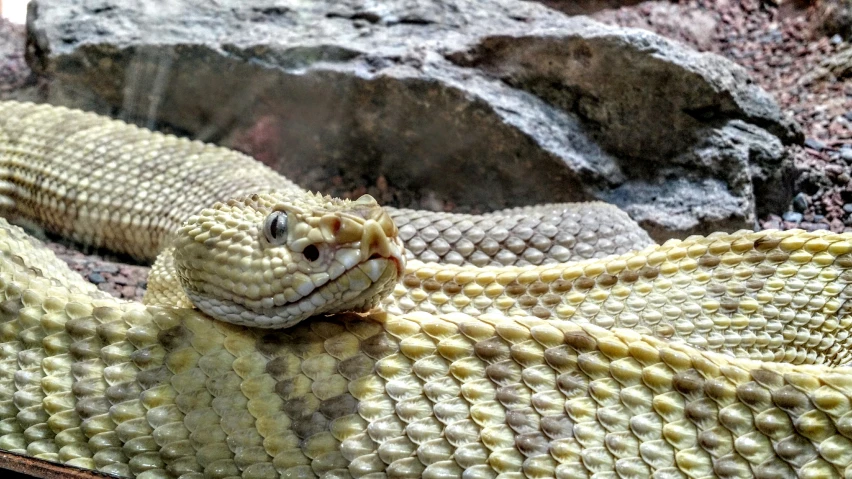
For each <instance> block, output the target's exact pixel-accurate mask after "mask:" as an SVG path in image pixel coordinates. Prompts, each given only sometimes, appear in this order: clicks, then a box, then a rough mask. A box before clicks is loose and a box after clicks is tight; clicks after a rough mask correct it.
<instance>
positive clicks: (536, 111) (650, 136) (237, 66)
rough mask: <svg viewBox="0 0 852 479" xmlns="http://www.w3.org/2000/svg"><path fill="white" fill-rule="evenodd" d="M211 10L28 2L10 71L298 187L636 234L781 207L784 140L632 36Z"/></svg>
mask: <svg viewBox="0 0 852 479" xmlns="http://www.w3.org/2000/svg"><path fill="white" fill-rule="evenodd" d="M213 5H214V4H213V3H212V2H206V1H200V0H183V1H171V2H147V1H142V0H136V1H119V0H94V1H93V0H64V1H46V0H36V1H34V2H32V3H31V7H30V8H31V10H30V16H29V21H28V37H29V38H28V43H29V52H30V56H29V61H30V64H31V65H32V66H33V68H34V69H35V70H36V71H37V72H39V73H41V74H43V75H47V76H49V77H50V78H51V79H52V80H51V84H50V90H49V91H50V100H51V101H52V102H55V103H64V104H68V105H71V106H76V107H82V108H86V109H91V110H96V111H100V112H106V113H111V114H114V115H116V116H120V117H123V118H125V119H128V120H130V121H136V122H138V123H140V124H144V125H146V126H149V127H155V128H156V127H166V128H168V129H171V130H172V131H179V132H183V133H185V134H188V135H191V136H194V137H197V138H200V139H203V140H208V141H216V142H219V143H222V144H225V145H228V146H234V147H238V148H241V149H243V150H248V151H249V152H251V153H254V154H255V155H256V156H258V157H259V158H261V159H262V160H264V161H266V162H268V163H270V164H273V165H274V166H276V167H277V168H279V169H280V170H281V171H283V172H285V173H287V174H288V175H290V176H291V177H293V178H294V179H295V180H296V181H297V182H300V183H302V184H304V185H306V186H319V185H321V184H322V180H323V179H324V178H327V177H329V176H333V175H335V174H343V175H344V176H352V177H363V178H371V179H372V178H378V177H380V176H383V177H384V178H385V179H386V180H387V181H388V182H389V183H390V184H392V185H394V186H396V187H399V188H408V189H416V190H418V191H423V192H429V193H430V194H434V195H437V196H438V197H441V198H444V199H446V200H447V201H450V202H452V203H455V204H457V205H469V206H472V207H474V208H476V209H494V208H500V207H506V206H517V205H523V204H530V203H536V202H547V201H585V200H592V199H603V200H607V201H611V202H615V203H617V204H618V205H620V206H621V207H623V208H625V209H626V210H627V211H628V212H629V213H630V214H631V215H633V216H634V218H636V219H637V220H639V221H640V222H641V223H642V224H643V225H644V226H646V227H647V228H648V229H649V230H650V231H651V232H652V233H653V235H654V237H655V239H657V240H662V239H665V238H669V237H673V236H683V235H686V234H691V233H707V232H710V231H713V230H717V229H727V230H733V229H738V228H751V227H753V226H754V225H755V220H756V215H757V214H759V213H763V212H765V211H780V210H782V209H783V208H784V207H785V206H786V204H787V203H788V202H789V199H790V195H791V176H792V171H793V170H792V162H791V159H790V157H789V156H788V154H787V153H786V149H785V148H784V147H783V144H787V143H792V142H799V141H801V133H800V132H799V131H798V130H797V129H796V127H795V126H794V125H793V124H792V123H790V122H789V121H787V120H786V119H785V118H784V117H783V116H782V114H781V112H780V111H779V109H778V107H777V105H776V104H775V102H774V101H773V100H772V98H770V97H769V95H768V94H767V93H766V92H765V91H763V90H761V89H760V88H759V87H757V86H756V85H754V84H753V83H752V82H751V81H750V79H749V78H748V76H747V75H746V73H745V71H744V70H743V69H742V68H740V67H739V66H737V65H735V64H733V63H731V62H729V61H727V60H725V59H723V58H721V57H718V56H714V55H710V54H700V53H697V52H694V51H692V50H689V49H687V48H686V47H683V46H680V45H678V44H676V43H674V42H671V41H668V40H665V39H663V38H661V37H659V36H657V35H654V34H651V33H649V32H645V31H642V30H632V29H617V28H611V27H607V26H604V25H602V24H600V23H597V22H594V21H592V20H590V19H587V18H583V17H567V16H565V15H563V14H562V13H559V12H556V11H553V10H549V9H547V8H546V7H544V6H542V5H539V4H535V3H527V2H520V1H517V0H471V1H465V0H385V1H382V2H374V1H366V0H360V1H358V0H314V1H311V2H305V1H300V0H285V1H276V2H271V1H263V0H251V1H246V0H220V1H218V2H215V5H216V7H215V8H213ZM340 172H342V173H340ZM402 206H408V205H405V204H403V205H402Z"/></svg>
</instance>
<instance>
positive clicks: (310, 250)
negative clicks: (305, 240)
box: [302, 244, 319, 261]
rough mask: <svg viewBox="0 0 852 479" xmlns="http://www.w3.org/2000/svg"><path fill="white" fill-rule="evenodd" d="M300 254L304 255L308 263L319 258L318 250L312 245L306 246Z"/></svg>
mask: <svg viewBox="0 0 852 479" xmlns="http://www.w3.org/2000/svg"><path fill="white" fill-rule="evenodd" d="M302 254H303V255H305V258H307V260H308V261H316V260H317V258H319V250H318V249H317V247H316V246H314V245H312V244H311V245H308V246H306V247H305V250H304V251H302Z"/></svg>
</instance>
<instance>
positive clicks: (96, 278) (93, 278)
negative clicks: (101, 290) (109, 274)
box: [88, 273, 106, 284]
mask: <svg viewBox="0 0 852 479" xmlns="http://www.w3.org/2000/svg"><path fill="white" fill-rule="evenodd" d="M88 278H89V282H90V283H92V284H101V283H103V282H104V281H106V279H104V276H103V275H102V274H100V273H89V276H88Z"/></svg>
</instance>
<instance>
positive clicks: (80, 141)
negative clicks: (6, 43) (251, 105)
mask: <svg viewBox="0 0 852 479" xmlns="http://www.w3.org/2000/svg"><path fill="white" fill-rule="evenodd" d="M51 158H55V160H54V161H53V162H51V161H50V160H51ZM217 158H218V159H222V161H223V162H224V163H222V164H219V163H217V162H216V161H213V160H215V159H217ZM56 160H58V161H56ZM205 161H212V162H211V163H204V162H205ZM232 161H236V162H238V163H228V162H232ZM239 162H243V163H239ZM229 164H230V165H231V166H230V167H229V166H228V165H229ZM234 164H240V165H245V169H243V168H239V169H237V168H235V167H234V166H233V165H234ZM140 165H147V166H140ZM0 172H2V173H0V178H2V181H3V183H2V184H1V185H0V194H2V197H3V207H4V208H5V211H6V214H8V215H14V216H24V217H28V218H31V219H35V220H38V221H39V222H41V223H42V224H44V225H46V226H47V227H48V228H49V229H52V230H53V231H55V232H57V233H59V234H63V235H67V236H69V237H71V238H74V239H77V240H79V241H84V242H87V243H90V244H94V245H97V246H109V247H112V248H125V249H124V252H126V253H129V254H132V255H134V256H137V257H139V258H149V259H150V258H152V257H153V256H155V255H156V254H157V252H158V251H160V250H162V251H163V254H161V255H160V256H159V259H158V261H157V263H156V264H155V267H154V268H153V269H152V275H153V281H152V286H153V288H152V291H153V292H152V293H150V294H149V296H148V297H146V303H147V304H146V305H142V304H138V303H135V302H123V301H119V300H117V299H115V298H112V297H110V296H108V295H106V294H104V293H101V292H100V291H98V290H97V289H96V288H95V287H94V286H92V285H90V284H88V283H86V282H85V281H83V280H82V278H80V277H79V276H78V275H76V274H74V273H72V272H71V271H70V270H69V269H68V268H67V266H65V265H64V264H63V263H61V262H60V261H58V260H57V259H56V258H55V257H54V256H53V255H52V254H51V253H50V252H48V251H47V250H46V249H44V247H43V246H41V245H40V244H39V243H38V242H36V241H35V240H33V239H31V238H29V237H28V236H26V235H25V234H24V233H23V232H22V231H21V230H20V229H18V228H16V227H12V226H9V225H8V224H7V223H6V222H5V221H2V222H0V340H2V346H0V448H2V449H6V450H10V451H13V452H16V453H20V454H25V455H28V456H32V457H36V458H40V459H46V460H50V461H58V462H62V463H65V464H68V465H72V466H79V467H84V468H89V469H97V470H100V471H104V472H109V473H113V474H118V475H121V476H134V475H136V476H139V477H168V476H183V477H203V476H213V477H236V476H242V477H278V476H279V475H280V476H282V477H314V476H321V477H367V478H371V479H372V478H379V477H427V478H428V477H465V478H480V477H496V476H498V475H499V476H500V477H525V476H526V477H550V478H554V477H558V478H563V477H601V478H602V477H649V476H652V475H653V476H654V477H710V476H721V477H749V476H754V477H769V476H772V477H795V476H799V477H841V476H843V475H848V474H850V473H852V468H850V467H849V466H850V464H852V441H850V438H852V371H850V370H848V369H845V368H838V367H836V366H838V365H842V364H845V363H846V362H848V361H849V353H850V341H852V339H850V338H849V334H848V331H849V328H850V323H852V318H850V315H849V307H850V306H848V305H847V299H848V298H849V296H850V295H852V289H849V288H847V285H848V284H849V283H850V280H852V272H851V271H850V268H852V236H850V235H837V234H830V233H825V232H818V233H806V232H802V231H787V232H776V231H765V232H757V233H755V232H749V231H742V232H737V233H733V234H724V233H718V234H713V235H710V236H708V237H697V236H696V237H690V238H687V239H686V240H683V241H675V240H672V241H669V242H667V243H665V244H664V245H659V246H657V245H646V244H643V243H642V242H643V241H646V242H647V237H646V236H643V235H642V233H641V232H639V231H637V228H636V227H635V225H633V224H632V223H630V222H629V221H628V220H626V217H625V216H623V214H620V213H617V212H616V210H613V209H607V208H608V207H606V206H603V205H599V204H592V205H587V206H576V207H568V206H553V205H551V206H547V207H542V208H540V209H533V210H531V211H532V213H533V216H534V217H537V218H539V219H538V220H524V219H522V218H521V217H520V215H515V216H516V217H517V219H511V220H504V216H500V215H497V216H494V215H491V216H489V215H485V216H481V217H461V216H452V215H444V214H434V215H435V216H432V217H429V215H430V214H429V213H418V212H409V211H407V210H402V211H399V210H385V209H382V208H380V207H378V205H375V203H374V201H372V200H371V199H370V198H363V199H360V200H358V201H352V202H347V201H340V200H331V199H327V198H324V197H320V196H316V195H307V194H305V193H304V192H301V191H300V190H298V189H297V188H296V187H295V186H294V185H292V183H289V182H287V181H286V180H284V179H283V178H281V177H280V176H278V175H276V174H274V173H272V172H271V171H270V170H268V169H266V168H265V167H262V166H260V165H257V164H255V163H253V162H251V161H250V160H248V159H247V158H246V157H244V156H241V155H239V154H237V153H233V152H229V151H228V150H224V149H219V148H215V147H212V146H208V145H203V144H201V143H197V142H189V141H186V140H179V139H176V138H173V137H167V136H164V135H159V134H154V133H150V132H146V131H144V130H141V129H137V128H134V127H130V126H126V125H123V124H120V123H118V122H114V121H111V120H107V119H103V118H100V117H97V116H95V115H91V114H83V113H79V112H73V111H70V110H65V109H59V108H55V107H48V106H40V107H36V106H33V105H25V104H17V103H5V104H2V107H0ZM231 178H233V180H230V179H231ZM125 182H127V183H125ZM186 185H195V186H193V187H192V188H187V187H186ZM198 185H206V187H203V188H199V187H197V186H198ZM264 190H265V191H264ZM129 191H133V192H135V193H134V195H136V196H135V198H129V197H128V195H127V192H129ZM220 194H221V195H225V198H227V197H229V196H241V197H240V198H238V199H232V200H228V201H223V202H219V203H215V201H216V200H224V199H225V198H221V197H218V196H217V195H220ZM179 198H182V199H183V200H178V199H179ZM205 202H206V203H205ZM214 203H215V204H214ZM205 205H206V206H208V207H207V208H204V209H202V210H198V211H195V210H194V209H197V208H198V207H199V206H205ZM571 208H575V209H573V210H572V209H571ZM583 208H586V210H583ZM593 210H596V211H598V212H599V213H600V212H603V216H602V218H603V219H602V223H601V224H602V225H603V226H602V227H598V229H597V230H595V229H594V228H592V229H588V230H587V229H585V225H586V223H584V222H585V221H588V220H587V217H588V216H587V215H586V214H585V213H582V214H579V213H578V212H588V213H591V212H592V211H593ZM504 215H506V214H504ZM536 215H538V216H536ZM557 215H564V216H562V217H563V218H568V219H567V220H566V221H568V222H573V223H572V224H583V225H584V228H581V229H580V230H577V231H576V232H572V231H570V230H564V229H563V230H560V229H559V228H558V227H557V228H554V227H555V226H556V225H555V224H554V223H561V222H562V220H556V219H554V218H557V217H559V216H557ZM619 215H622V216H619ZM414 216H419V217H421V218H423V217H425V218H426V219H425V220H422V219H410V220H408V221H406V218H414ZM505 217H513V214H512V213H508V214H507V216H505ZM390 218H394V219H395V220H396V226H395V225H394V223H393V222H391V221H389V219H390ZM504 221H509V222H510V223H511V224H510V226H501V225H505V224H506V223H503V222H504ZM527 221H531V223H535V224H536V225H535V226H532V225H531V223H527ZM483 222H484V224H485V225H493V226H491V227H488V228H486V227H483V226H481V225H482V224H483ZM285 223H286V224H285ZM181 224H183V226H180V225H181ZM512 224H513V225H521V226H517V228H520V229H522V230H523V233H522V234H518V233H517V231H520V230H518V229H514V228H515V226H511V225H512ZM477 225H480V226H477ZM563 226H564V225H563ZM430 228H431V229H430ZM476 228H478V229H479V231H477V230H476ZM427 230H428V234H426V235H423V234H422V232H424V231H427ZM471 230H473V233H474V236H473V238H479V239H478V241H473V240H471V239H469V238H471V237H470V236H465V234H463V233H468V234H469V233H470V232H471ZM495 231H496V232H497V234H496V235H495V234H494V233H495ZM589 231H590V232H591V234H587V233H588V232H589ZM613 231H615V234H612V235H610V233H612V232H613ZM418 232H420V233H419V234H418ZM447 232H449V233H447ZM435 233H438V234H437V235H436V234H435ZM622 233H623V234H622ZM560 235H561V236H560ZM405 236H408V238H407V239H409V240H411V239H412V238H419V240H420V241H419V242H418V241H414V244H415V245H416V247H415V248H409V249H408V250H407V251H405V252H403V250H402V245H401V243H400V241H401V239H402V238H403V237H405ZM587 236H588V237H590V238H593V239H594V240H595V242H599V243H601V244H602V246H605V248H603V251H600V252H590V250H589V249H588V248H583V247H579V248H575V249H574V252H575V253H583V254H586V255H595V254H601V255H604V256H605V257H602V258H590V259H583V260H580V261H572V262H555V261H556V260H561V259H566V258H565V256H566V255H568V254H569V253H567V252H566V251H568V252H570V251H571V250H570V249H569V248H568V246H571V240H570V238H569V237H571V238H573V241H574V243H573V244H574V245H575V246H577V245H582V244H590V243H589V242H583V240H582V238H584V237H587ZM439 238H440V239H442V241H438V239H439ZM486 238H490V239H491V240H492V241H486ZM501 238H502V239H501ZM509 238H516V239H515V240H512V241H511V242H510V241H508V239H509ZM624 238H633V239H635V240H636V241H635V242H631V243H622V242H620V241H624ZM464 239H467V241H468V243H469V244H468V243H462V244H463V245H464V246H463V248H460V249H453V248H452V247H450V248H448V246H453V245H458V244H459V242H460V241H463V240H464ZM601 239H604V240H605V241H600V240H601ZM519 241H523V242H524V244H525V245H528V246H532V247H533V248H535V250H536V251H538V253H531V254H529V255H525V254H524V251H525V250H522V249H519V248H520V244H519V243H518V242H519ZM631 241H632V240H631ZM495 243H496V245H497V247H496V248H495V246H494V245H495ZM409 244H411V243H409ZM483 244H484V245H485V246H481V245H483ZM166 245H169V246H168V247H166ZM312 246H313V248H311V247H312ZM555 246H559V248H555ZM622 246H626V247H627V249H629V248H636V249H637V251H634V252H629V251H627V250H624V249H622V250H619V248H621V247H622ZM607 249H613V250H611V251H607ZM314 250H316V251H314ZM551 250H554V252H553V254H552V255H551V256H548V254H549V252H551ZM450 252H455V253H457V254H454V255H451V254H450ZM477 252H479V253H481V254H475V253H477ZM610 253H612V254H611V255H610ZM338 254H339V257H338ZM570 254H574V253H570ZM417 255H420V259H417ZM356 256H357V258H358V261H359V262H358V263H357V264H355V265H353V263H352V262H353V261H354V260H353V259H352V258H356ZM486 258H487V260H486ZM434 259H441V260H446V261H444V262H443V263H426V262H424V261H423V260H427V261H428V260H434ZM567 259H576V258H573V257H570V258H567ZM285 260H296V262H297V263H298V264H297V266H294V267H292V270H290V268H291V267H290V266H289V264H290V263H286V261H285ZM370 261H373V262H374V263H370V264H371V266H364V265H366V264H367V263H369V262H370ZM493 261H496V262H497V263H501V265H500V266H493V265H492V266H488V265H486V264H485V263H491V262H493ZM335 262H337V263H338V264H337V265H336V266H335ZM406 262H407V266H404V265H405V263H406ZM454 262H455V263H462V264H461V265H455V264H450V263H454ZM468 262H471V263H477V262H478V263H481V264H479V265H470V264H466V263H468ZM522 262H528V263H534V264H531V265H523V264H519V265H514V266H512V265H509V266H507V265H505V263H522ZM536 263H540V264H538V265H536ZM374 265H380V266H374ZM258 268H261V269H258ZM334 268H336V269H337V270H339V271H338V272H339V273H340V274H337V273H333V272H332V271H333V270H334ZM356 269H357V270H359V271H360V273H359V272H355V270H356ZM245 272H248V273H250V274H248V275H245V274H244V273H245ZM350 273H351V274H353V275H354V276H352V277H351V278H350V279H347V280H346V281H345V282H344V283H346V284H350V283H354V284H357V285H358V286H357V287H356V288H355V289H357V290H358V291H361V292H365V291H366V292H369V294H368V296H370V297H371V299H365V298H364V297H362V296H360V295H354V296H353V297H348V296H347V294H346V293H344V292H341V291H327V290H326V289H324V287H326V286H327V285H330V284H331V283H333V282H334V278H342V277H344V276H345V275H346V274H350ZM323 274H325V276H323ZM299 275H301V276H299ZM396 275H400V276H401V278H399V279H400V281H399V282H398V283H396V284H395V285H394V284H393V283H392V282H391V281H390V280H389V279H390V277H391V276H396ZM291 276H292V278H291ZM296 276H298V278H299V279H293V278H295V277H296ZM362 276H363V277H362ZM285 277H286V278H288V279H282V278H285ZM374 277H375V278H374ZM305 278H307V279H305ZM364 278H367V279H366V280H365V279H364ZM376 278H378V279H376ZM196 282H197V283H196ZM178 284H182V285H183V286H184V287H187V288H186V289H185V291H188V293H189V294H188V295H185V294H184V293H183V292H182V291H183V290H178V289H179V288H178ZM199 285H200V286H199ZM288 288H289V289H290V290H292V292H290V291H288ZM378 290H385V291H390V295H389V296H388V297H387V298H386V299H384V300H381V299H372V298H375V296H377V295H379V293H380V292H379V291H378ZM170 292H171V294H170ZM318 292H319V293H318ZM317 293H318V294H317ZM374 293H375V295H374ZM276 295H280V298H279V299H280V301H279V300H276ZM211 298H213V299H215V300H216V301H218V303H216V304H212V305H211V304H210V301H209V300H210V299H211ZM305 298H309V300H310V301H312V302H313V301H314V300H316V303H317V305H318V306H320V304H322V305H328V304H333V305H334V306H333V307H329V308H328V309H327V311H326V312H328V313H331V312H334V311H337V310H338V309H340V310H350V309H355V310H368V309H370V310H371V311H370V312H369V313H368V314H366V315H358V314H354V313H339V314H335V315H332V316H320V317H314V318H310V319H304V318H302V317H301V316H302V315H300V314H296V312H295V311H292V312H288V311H287V309H288V307H289V306H290V305H292V304H294V302H298V301H301V300H304V299H305ZM190 299H192V300H196V301H198V300H199V299H200V300H201V303H202V304H197V305H198V306H199V307H201V308H202V309H203V310H204V311H206V312H207V313H210V314H211V315H212V316H214V317H218V318H219V319H213V318H211V317H210V316H208V315H206V314H204V313H202V312H200V311H199V310H197V309H193V308H191V307H189V303H188V301H189V300H190ZM222 299H226V300H227V302H226V303H225V302H223V301H221V300H222ZM320 299H322V300H320ZM204 301H208V304H206V305H205V304H204ZM379 301H381V307H380V308H374V306H376V305H377V304H378V302H379ZM278 303H281V304H278ZM235 311H236V312H235ZM229 312H230V313H229ZM222 316H224V317H222ZM261 316H264V317H265V318H267V319H264V320H263V321H264V324H261V326H265V327H269V326H281V325H283V323H282V322H284V323H287V324H286V325H287V326H291V327H288V328H286V329H263V328H257V327H245V326H238V325H233V324H229V323H226V322H225V321H229V320H230V321H234V320H236V321H237V322H252V321H253V320H254V318H258V317H261ZM252 324H254V323H252ZM847 470H848V472H847Z"/></svg>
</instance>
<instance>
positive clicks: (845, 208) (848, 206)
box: [843, 203, 852, 213]
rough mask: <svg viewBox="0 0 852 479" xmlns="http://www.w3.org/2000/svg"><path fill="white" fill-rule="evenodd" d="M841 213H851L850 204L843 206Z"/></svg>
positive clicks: (851, 207)
mask: <svg viewBox="0 0 852 479" xmlns="http://www.w3.org/2000/svg"><path fill="white" fill-rule="evenodd" d="M843 211H845V212H847V213H852V203H846V204H845V205H843Z"/></svg>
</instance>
